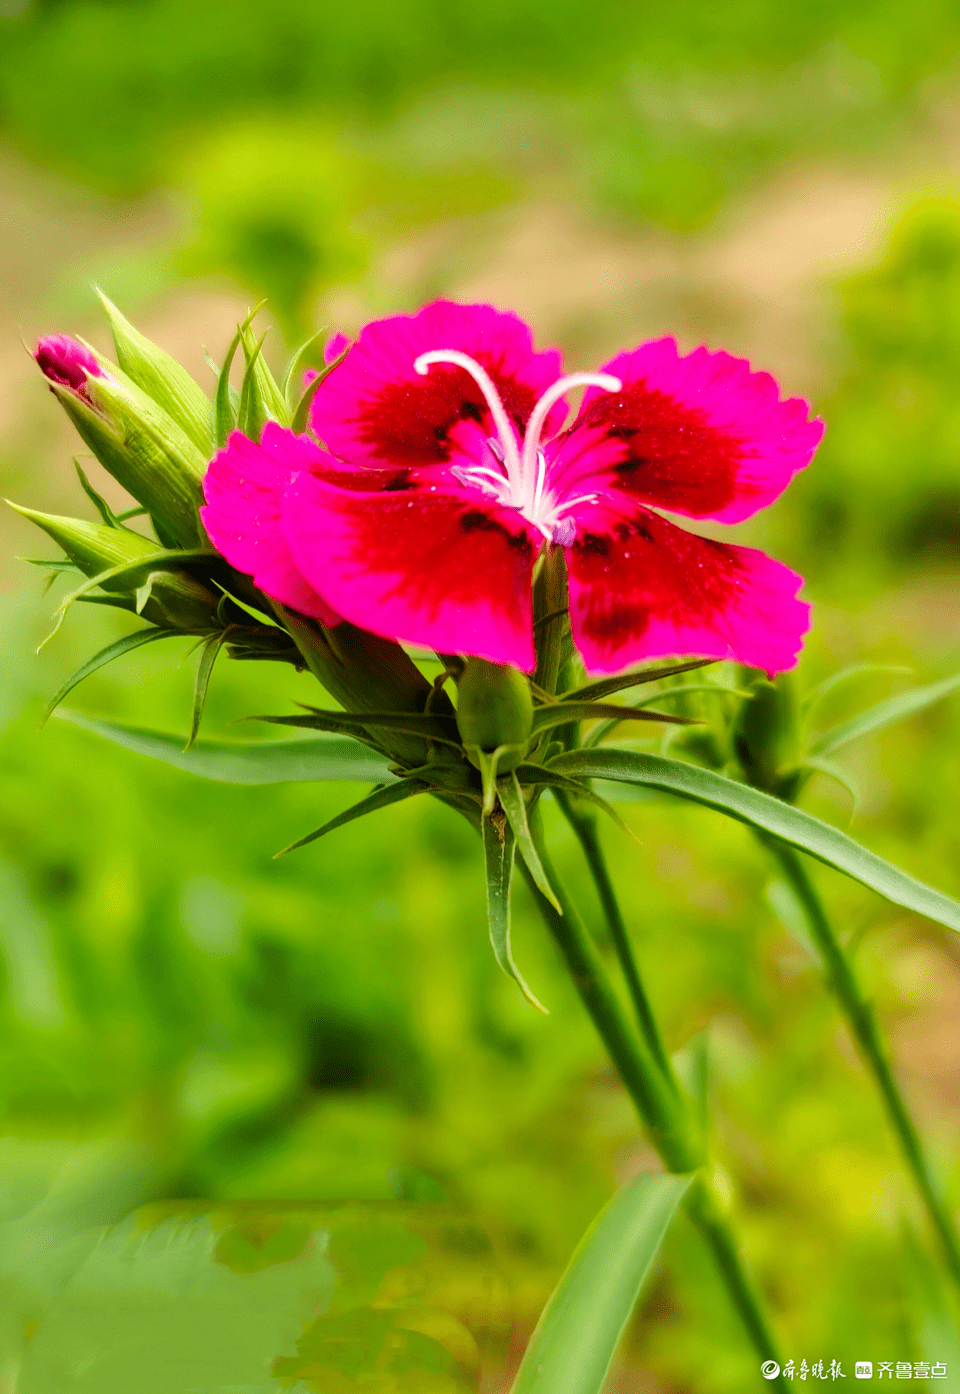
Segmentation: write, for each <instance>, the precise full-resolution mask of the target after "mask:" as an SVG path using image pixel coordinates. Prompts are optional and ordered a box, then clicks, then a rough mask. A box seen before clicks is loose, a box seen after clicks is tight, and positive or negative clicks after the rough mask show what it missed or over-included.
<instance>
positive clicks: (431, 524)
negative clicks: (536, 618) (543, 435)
mask: <svg viewBox="0 0 960 1394" xmlns="http://www.w3.org/2000/svg"><path fill="white" fill-rule="evenodd" d="M284 526H285V529H286V534H287V538H288V541H289V543H290V548H291V551H292V553H293V555H294V557H295V559H296V562H297V565H298V566H299V568H300V570H301V571H302V572H303V574H304V575H305V576H306V577H307V579H308V580H310V581H314V582H315V583H316V584H317V585H320V584H322V585H323V593H324V595H325V596H326V597H327V598H328V599H329V601H330V603H331V604H332V605H334V606H336V608H337V610H338V611H339V612H340V614H342V615H343V616H345V618H346V619H348V620H352V621H353V623H354V624H357V625H361V626H362V627H363V628H365V629H369V630H372V631H373V633H374V634H380V635H382V636H383V637H384V638H387V639H397V640H400V641H401V642H404V643H410V644H424V645H426V646H428V647H430V648H435V649H439V650H441V651H452V652H456V653H469V654H476V655H478V656H479V657H481V658H488V659H490V660H492V661H493V662H495V663H512V664H514V665H515V666H516V667H518V668H522V669H524V670H525V671H528V672H529V671H530V670H532V668H533V667H534V663H535V655H534V649H533V629H532V613H531V612H532V601H531V578H532V574H533V563H534V560H535V558H536V555H537V552H538V551H539V543H540V537H539V534H538V533H534V532H533V531H532V530H531V529H530V528H528V527H527V526H526V524H525V523H524V521H523V519H522V518H521V517H520V515H519V514H518V513H516V512H515V511H512V510H510V509H505V508H501V507H499V506H498V505H496V504H487V503H486V502H485V501H484V500H482V498H478V499H477V501H475V499H473V498H470V497H468V496H467V491H465V490H464V491H461V493H460V494H459V495H458V494H456V493H454V492H452V491H448V490H441V489H438V488H434V489H431V488H428V487H426V488H425V487H414V488H412V489H408V490H400V491H397V492H387V493H376V494H370V493H361V492H358V491H356V490H354V489H344V488H338V487H337V486H336V485H333V484H330V483H328V482H326V481H325V480H321V479H320V478H318V477H317V476H316V475H315V474H310V473H307V472H306V471H304V472H303V473H301V474H300V475H299V476H298V477H297V478H296V479H295V480H294V481H293V482H292V483H291V485H290V487H289V489H288V491H287V496H286V503H285V508H284Z"/></svg>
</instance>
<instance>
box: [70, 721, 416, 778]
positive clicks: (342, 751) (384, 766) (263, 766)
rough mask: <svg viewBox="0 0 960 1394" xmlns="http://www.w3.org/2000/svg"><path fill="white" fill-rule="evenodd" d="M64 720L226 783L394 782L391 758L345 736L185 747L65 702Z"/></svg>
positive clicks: (180, 740) (176, 739) (202, 743)
mask: <svg viewBox="0 0 960 1394" xmlns="http://www.w3.org/2000/svg"><path fill="white" fill-rule="evenodd" d="M55 717H56V718H57V719H59V720H61V721H68V722H69V723H70V724H71V725H72V726H79V727H80V728H81V729H82V730H84V731H90V732H92V733H93V734H94V735H97V736H102V737H104V738H105V739H106V740H108V741H112V742H113V743H114V744H115V745H120V746H123V747H124V749H126V750H132V751H135V752H136V753H137V754H139V755H147V756H149V757H150V758H151V759H154V760H160V761H162V762H163V763H164V764H167V765H173V766H175V767H176V768H177V769H180V770H186V771H187V773H188V774H195V775H199V776H200V778H201V779H215V780H219V781H220V782H222V783H224V784H293V783H301V782H308V781H313V780H331V781H335V782H355V783H358V784H373V783H376V784H392V783H393V781H394V778H395V776H394V775H392V774H391V773H390V764H391V762H390V761H389V760H387V759H386V758H385V757H384V756H382V755H378V754H377V753H376V752H374V751H372V750H368V749H367V747H366V746H363V745H360V743H359V742H358V741H354V740H350V739H348V738H347V737H339V738H338V737H325V736H311V737H309V738H308V739H305V740H293V741H219V740H206V741H197V743H196V744H195V745H194V746H192V747H191V749H190V750H184V748H183V737H182V736H176V735H170V734H168V733H167V732H165V731H147V730H144V729H143V728H142V727H139V726H128V725H126V724H125V723H124V722H119V721H104V720H102V719H101V718H98V717H93V716H87V715H86V714H85V713H84V712H77V711H70V710H67V709H65V708H63V707H61V708H59V710H58V711H57V712H56V713H55Z"/></svg>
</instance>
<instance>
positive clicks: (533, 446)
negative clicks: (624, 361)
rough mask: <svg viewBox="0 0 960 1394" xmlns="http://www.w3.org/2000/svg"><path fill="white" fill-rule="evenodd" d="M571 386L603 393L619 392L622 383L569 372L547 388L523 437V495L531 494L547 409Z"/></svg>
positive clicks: (609, 377) (598, 375)
mask: <svg viewBox="0 0 960 1394" xmlns="http://www.w3.org/2000/svg"><path fill="white" fill-rule="evenodd" d="M574 387H602V388H603V390H604V392H619V391H620V389H621V388H622V387H623V383H622V382H621V381H620V379H619V378H615V377H613V376H612V375H611V374H610V373H568V374H567V376H566V377H565V378H560V379H559V381H557V382H555V383H553V384H551V386H550V387H548V388H547V390H546V392H544V394H543V396H542V397H541V398H540V400H539V402H538V403H537V405H536V406H535V407H534V409H533V412H532V413H531V416H530V420H529V421H528V422H527V429H526V433H525V434H524V437H523V455H522V456H521V458H520V478H521V479H522V480H523V483H524V486H525V489H524V492H525V493H527V490H529V494H530V495H532V494H533V492H534V488H535V475H534V468H535V466H534V461H535V460H536V458H537V451H538V449H539V447H540V433H541V431H542V430H543V427H544V424H545V422H546V419H547V417H548V416H549V414H550V408H551V407H552V406H553V405H554V404H555V403H556V402H558V401H559V400H560V398H561V397H563V396H565V395H566V393H568V392H569V391H570V390H571V388H574ZM528 496H529V495H528Z"/></svg>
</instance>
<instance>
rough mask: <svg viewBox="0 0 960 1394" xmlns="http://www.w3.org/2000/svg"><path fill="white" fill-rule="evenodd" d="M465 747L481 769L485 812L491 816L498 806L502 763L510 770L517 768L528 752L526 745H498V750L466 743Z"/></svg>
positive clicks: (465, 751)
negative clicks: (498, 786) (487, 749)
mask: <svg viewBox="0 0 960 1394" xmlns="http://www.w3.org/2000/svg"><path fill="white" fill-rule="evenodd" d="M463 749H464V753H465V755H466V757H467V759H468V760H469V761H470V763H471V765H474V766H475V767H476V768H477V769H478V770H479V771H480V782H481V785H482V787H483V812H484V814H485V816H486V817H487V818H489V817H490V816H491V814H492V813H493V810H494V809H495V808H496V806H497V780H498V779H499V777H500V766H501V764H503V765H505V766H506V768H507V769H508V770H512V769H515V768H516V766H517V765H518V764H519V763H520V761H521V760H522V759H523V757H524V755H525V754H526V746H523V745H498V746H497V748H496V750H490V751H486V750H481V749H480V747H479V746H478V745H465V746H464V747H463Z"/></svg>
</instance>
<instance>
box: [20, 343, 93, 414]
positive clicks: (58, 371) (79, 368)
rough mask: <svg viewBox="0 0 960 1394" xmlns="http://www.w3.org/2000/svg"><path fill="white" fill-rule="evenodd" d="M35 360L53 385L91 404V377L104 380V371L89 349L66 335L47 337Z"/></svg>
mask: <svg viewBox="0 0 960 1394" xmlns="http://www.w3.org/2000/svg"><path fill="white" fill-rule="evenodd" d="M33 356H34V358H35V359H36V361H37V363H38V364H39V367H40V371H41V372H42V373H43V374H44V376H45V377H48V378H49V379H50V381H51V382H58V383H60V384H61V386H63V387H69V388H72V389H73V391H74V392H77V393H79V395H80V396H81V397H86V398H87V400H88V401H89V399H90V394H89V393H88V392H87V377H88V376H89V377H94V378H102V377H103V376H104V372H103V369H102V368H101V367H100V364H99V363H98V362H97V360H96V359H95V358H94V356H93V354H92V353H91V352H90V350H89V349H88V348H84V346H83V344H78V343H77V341H76V339H70V338H68V337H67V335H66V334H46V335H45V336H44V337H43V338H42V339H41V340H40V342H39V343H38V344H37V349H36V352H35V353H34V355H33Z"/></svg>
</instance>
